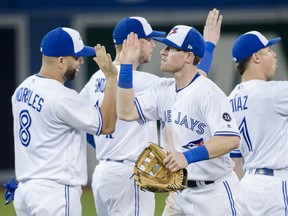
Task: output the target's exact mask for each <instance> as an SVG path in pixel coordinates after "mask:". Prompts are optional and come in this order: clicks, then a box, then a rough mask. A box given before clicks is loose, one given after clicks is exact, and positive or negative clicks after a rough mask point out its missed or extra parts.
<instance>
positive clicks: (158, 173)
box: [134, 143, 187, 193]
mask: <svg viewBox="0 0 288 216" xmlns="http://www.w3.org/2000/svg"><path fill="white" fill-rule="evenodd" d="M166 156H167V152H166V151H164V150H163V149H162V148H161V147H160V146H158V145H157V144H155V143H151V144H150V145H149V146H148V147H146V148H145V149H144V150H143V151H142V153H141V154H140V155H139V157H138V159H137V161H136V163H135V166H134V179H135V180H136V184H137V185H138V186H139V187H140V188H141V189H143V190H147V191H151V192H159V193H164V192H171V191H178V190H183V189H185V188H186V185H187V170H186V169H181V170H178V171H177V172H171V171H169V170H168V169H167V168H166V167H165V166H164V164H163V159H164V158H165V157H166Z"/></svg>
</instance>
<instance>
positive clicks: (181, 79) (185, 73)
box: [173, 68, 197, 89]
mask: <svg viewBox="0 0 288 216" xmlns="http://www.w3.org/2000/svg"><path fill="white" fill-rule="evenodd" d="M196 74H197V70H196V68H194V69H193V70H192V69H191V68H190V69H189V70H181V71H178V72H175V73H174V74H173V75H174V78H175V81H176V89H182V88H184V87H186V86H187V85H189V83H190V82H191V81H192V80H193V78H194V77H195V75H196Z"/></svg>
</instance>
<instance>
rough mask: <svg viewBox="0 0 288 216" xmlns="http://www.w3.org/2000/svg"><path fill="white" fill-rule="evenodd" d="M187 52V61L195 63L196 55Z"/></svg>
mask: <svg viewBox="0 0 288 216" xmlns="http://www.w3.org/2000/svg"><path fill="white" fill-rule="evenodd" d="M186 53H187V57H186V61H187V63H189V64H190V63H193V61H194V58H195V55H194V53H192V52H186Z"/></svg>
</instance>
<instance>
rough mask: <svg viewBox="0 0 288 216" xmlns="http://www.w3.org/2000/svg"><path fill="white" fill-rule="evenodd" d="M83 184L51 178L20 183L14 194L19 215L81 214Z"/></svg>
mask: <svg viewBox="0 0 288 216" xmlns="http://www.w3.org/2000/svg"><path fill="white" fill-rule="evenodd" d="M81 194H82V189H81V186H68V185H63V184H59V183H57V182H56V181H51V180H29V181H27V182H25V183H21V182H20V183H19V184H18V188H17V190H16V191H15V196H14V202H13V203H14V208H15V211H16V214H17V215H18V216H81V215H82V207H81V199H80V198H81Z"/></svg>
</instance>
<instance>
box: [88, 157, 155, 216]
mask: <svg viewBox="0 0 288 216" xmlns="http://www.w3.org/2000/svg"><path fill="white" fill-rule="evenodd" d="M133 168H134V163H132V162H123V163H120V162H114V161H100V163H99V165H97V166H96V168H95V171H94V173H93V180H92V189H93V195H94V200H95V206H96V210H97V214H98V215H99V216H154V210H155V195H154V193H151V192H148V191H147V192H144V191H142V190H141V189H139V187H138V186H137V185H136V183H135V180H134V178H133V177H132V174H133Z"/></svg>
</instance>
